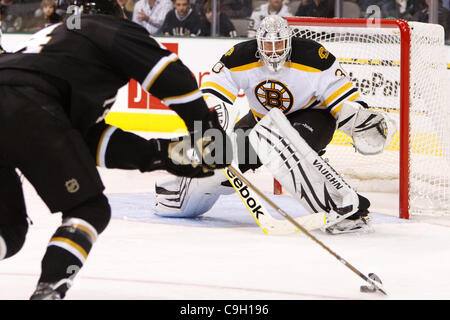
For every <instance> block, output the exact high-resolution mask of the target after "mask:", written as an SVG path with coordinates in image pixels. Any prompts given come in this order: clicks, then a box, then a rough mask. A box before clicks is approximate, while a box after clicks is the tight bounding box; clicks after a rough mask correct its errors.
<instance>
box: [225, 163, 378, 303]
mask: <svg viewBox="0 0 450 320" xmlns="http://www.w3.org/2000/svg"><path fill="white" fill-rule="evenodd" d="M227 168H228V169H229V170H230V171H231V172H233V174H234V175H236V177H238V178H239V179H240V180H242V181H243V182H244V183H246V184H247V185H248V186H249V187H250V188H252V189H253V190H254V191H255V193H256V194H258V195H259V196H260V197H261V198H262V199H263V200H264V201H266V202H267V203H268V204H269V205H270V206H271V207H272V208H273V209H275V210H276V211H277V212H278V213H279V214H280V215H281V216H283V217H284V218H285V219H286V220H288V221H289V222H290V223H292V224H293V225H294V226H295V227H297V228H298V229H299V230H300V231H301V232H303V233H304V234H305V235H306V236H307V237H309V238H310V239H311V240H313V241H314V242H316V243H317V244H318V245H320V246H321V247H322V248H323V249H325V250H326V251H328V253H330V254H331V255H332V256H334V257H335V258H336V259H337V260H339V262H341V263H342V264H344V265H345V266H346V267H347V268H349V269H350V270H351V271H353V272H354V273H355V274H356V275H358V276H359V277H360V278H362V279H363V280H364V281H366V282H368V283H369V284H370V285H372V286H374V287H375V288H376V289H377V290H378V291H380V292H381V293H383V294H385V295H387V293H386V292H385V291H384V290H383V289H382V288H380V287H379V285H378V284H377V283H376V282H374V281H373V280H372V279H370V278H369V277H367V276H366V275H365V274H364V273H362V272H361V271H359V270H358V269H356V268H355V267H354V266H353V265H351V264H350V263H348V262H347V261H346V260H344V259H343V258H342V257H341V256H340V255H338V254H337V253H336V252H334V251H333V250H331V249H330V248H329V247H327V246H326V245H325V244H324V243H323V242H322V241H320V240H319V239H317V238H316V237H315V236H314V235H312V234H311V233H310V232H309V231H308V230H306V229H305V228H304V227H303V226H302V225H300V224H299V223H297V221H295V219H293V218H292V217H291V216H290V215H289V214H287V213H286V212H285V211H283V210H282V209H281V208H280V207H279V206H278V205H276V204H275V203H274V202H273V201H272V200H270V199H269V198H268V197H267V196H266V195H265V194H264V193H263V192H261V191H260V190H259V189H258V188H256V187H255V186H254V185H253V184H252V183H251V182H250V181H249V180H247V179H246V178H245V177H244V176H243V175H242V174H240V173H239V172H238V171H237V170H236V169H235V168H233V166H231V165H229V166H228V167H227Z"/></svg>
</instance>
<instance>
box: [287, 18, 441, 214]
mask: <svg viewBox="0 0 450 320" xmlns="http://www.w3.org/2000/svg"><path fill="white" fill-rule="evenodd" d="M287 20H288V21H289V23H290V25H291V26H292V29H293V32H294V36H297V37H303V38H308V39H312V40H315V41H317V42H319V43H321V44H322V45H323V46H324V47H325V48H326V49H327V50H328V51H330V52H331V53H332V54H334V55H335V56H336V58H337V59H338V61H339V62H340V64H341V66H342V67H343V69H344V70H345V71H346V73H347V74H348V76H349V77H350V79H351V80H352V82H353V83H354V85H355V86H356V87H357V88H358V90H359V92H360V94H361V97H362V99H364V101H366V102H367V103H368V104H369V105H370V106H371V107H373V108H375V109H381V110H385V111H387V112H389V113H390V115H391V116H392V117H393V118H394V119H396V121H397V124H398V128H399V132H397V134H396V135H395V137H394V139H393V141H392V143H391V144H390V145H389V147H388V148H387V150H386V151H385V152H383V153H382V154H380V155H376V156H362V155H360V154H358V153H356V152H355V151H354V149H353V147H352V145H351V139H350V137H348V136H347V135H345V134H344V133H342V132H339V131H337V132H336V133H335V135H334V138H333V141H332V143H331V144H330V145H329V146H328V147H327V152H326V154H325V155H324V157H325V158H328V159H329V161H330V163H331V164H332V165H333V166H334V168H335V169H336V170H337V171H338V172H339V173H341V174H342V175H343V176H344V178H345V179H346V180H347V181H348V182H349V183H350V184H351V185H352V186H354V187H355V189H357V190H358V191H372V192H398V193H399V201H400V202H399V207H400V217H402V218H409V215H445V214H447V215H448V214H450V188H449V183H450V180H449V178H450V162H449V159H450V157H449V156H450V154H449V147H450V131H449V125H450V108H449V107H450V106H449V105H448V104H449V102H448V101H449V100H448V97H449V90H450V86H449V84H448V80H447V77H448V75H447V73H446V48H445V45H444V30H443V28H442V26H440V25H433V24H425V23H417V22H405V21H402V20H383V19H382V20H365V19H324V18H299V17H295V18H288V19H287Z"/></svg>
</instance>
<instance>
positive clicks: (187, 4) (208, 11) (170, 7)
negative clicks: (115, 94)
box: [0, 0, 450, 41]
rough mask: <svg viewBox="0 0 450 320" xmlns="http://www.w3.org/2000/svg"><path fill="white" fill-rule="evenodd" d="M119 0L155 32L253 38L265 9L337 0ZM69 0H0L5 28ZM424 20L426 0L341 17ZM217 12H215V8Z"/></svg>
mask: <svg viewBox="0 0 450 320" xmlns="http://www.w3.org/2000/svg"><path fill="white" fill-rule="evenodd" d="M212 1H213V0H117V2H118V3H119V5H120V6H121V7H122V8H123V9H124V12H125V14H126V16H127V18H128V19H130V20H132V21H134V22H136V23H139V24H141V25H142V26H143V27H145V28H146V29H147V30H148V31H149V33H151V34H152V35H155V36H211V30H212V28H211V23H213V22H215V23H216V26H217V27H216V28H215V29H214V30H213V33H214V32H215V35H216V36H219V37H254V36H255V30H256V28H257V27H258V25H259V23H260V21H261V20H262V19H263V18H264V17H266V16H267V15H269V14H277V15H281V16H283V17H291V16H302V17H327V18H332V17H336V15H335V13H336V10H335V0H216V2H215V3H213V2H212ZM70 4H71V2H70V1H69V0H0V13H1V21H2V24H1V28H2V30H3V32H35V31H38V30H39V29H41V28H43V27H45V26H47V25H50V24H53V23H57V22H59V21H61V20H62V19H63V17H64V16H65V15H66V13H67V8H68V6H69V5H70ZM373 5H376V6H377V7H376V8H379V9H377V10H378V14H379V15H380V17H381V18H401V19H405V20H410V21H419V22H428V21H429V14H430V9H429V6H430V0H342V7H341V8H342V10H341V16H340V18H367V17H374V16H373V13H374V12H373V8H374V7H371V6H373ZM214 9H216V10H217V15H215V16H213V14H212V13H213V10H214ZM449 14H450V0H438V23H439V24H441V25H442V26H443V27H444V29H445V34H446V41H449V40H450V32H448V31H449V30H450V29H449V24H450V17H449Z"/></svg>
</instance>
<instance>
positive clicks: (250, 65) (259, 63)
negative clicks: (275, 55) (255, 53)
mask: <svg viewBox="0 0 450 320" xmlns="http://www.w3.org/2000/svg"><path fill="white" fill-rule="evenodd" d="M262 66H264V62H262V61H257V62H252V63H248V64H244V65H242V66H239V67H234V68H230V71H233V72H235V71H247V70H250V69H255V68H259V67H262Z"/></svg>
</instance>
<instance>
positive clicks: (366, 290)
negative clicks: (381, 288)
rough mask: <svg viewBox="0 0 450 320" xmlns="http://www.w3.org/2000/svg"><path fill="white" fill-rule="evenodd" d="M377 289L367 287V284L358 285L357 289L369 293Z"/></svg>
mask: <svg viewBox="0 0 450 320" xmlns="http://www.w3.org/2000/svg"><path fill="white" fill-rule="evenodd" d="M376 290H377V289H375V287H369V286H361V287H359V291H361V292H364V293H368V292H369V293H370V292H375V291H376Z"/></svg>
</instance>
